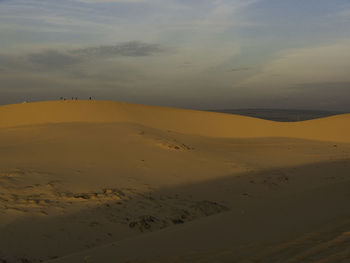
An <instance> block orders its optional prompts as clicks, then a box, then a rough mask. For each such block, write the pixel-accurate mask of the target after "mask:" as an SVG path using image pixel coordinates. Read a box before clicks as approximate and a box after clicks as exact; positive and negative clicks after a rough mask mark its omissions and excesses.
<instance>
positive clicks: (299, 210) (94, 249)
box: [0, 101, 350, 263]
mask: <svg viewBox="0 0 350 263" xmlns="http://www.w3.org/2000/svg"><path fill="white" fill-rule="evenodd" d="M349 157H350V115H338V116H333V117H328V118H323V119H317V120H311V121H304V122H297V123H279V122H272V121H265V120H260V119H254V118H249V117H243V116H236V115H226V114H218V113H210V112H200V111H190V110H181V109H173V108H164V107H151V106H142V105H133V104H126V103H116V102H99V101H59V102H40V103H26V104H18V105H8V106H1V107H0V236H1V239H0V262H9V263H11V262H44V261H50V262H51V261H52V262H348V261H349V254H350V249H349V243H350V238H349V237H350V235H349V231H350V217H349V215H350V207H349V206H348V203H349V201H350V200H349V199H350V192H349V190H348V189H350V188H349V187H350V185H349V184H350V177H349V172H350V161H349Z"/></svg>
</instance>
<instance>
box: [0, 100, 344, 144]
mask: <svg viewBox="0 0 350 263" xmlns="http://www.w3.org/2000/svg"><path fill="white" fill-rule="evenodd" d="M71 122H87V123H135V124H139V125H143V126H147V127H151V128H155V129H160V130H170V131H174V132H179V133H183V134H193V135H201V136H207V137H222V138H261V137H287V138H288V137H289V138H299V139H310V140H320V141H339V142H350V114H342V115H337V116H332V117H326V118H321V119H315V120H310V121H302V122H294V123H282V122H274V121H267V120H262V119H257V118H252V117H245V116H240V115H232V114H222V113H214V112H205V111H195V110H184V109H176V108H168V107H158V106H145V105H138V104H130V103H121V102H112V101H49V102H36V103H24V104H14V105H5V106H1V107H0V128H10V127H16V126H31V125H41V124H50V123H51V124H52V123H71Z"/></svg>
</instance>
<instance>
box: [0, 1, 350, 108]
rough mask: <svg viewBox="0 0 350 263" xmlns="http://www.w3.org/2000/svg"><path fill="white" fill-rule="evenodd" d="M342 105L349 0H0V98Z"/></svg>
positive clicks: (348, 56) (349, 48)
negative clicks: (90, 98)
mask: <svg viewBox="0 0 350 263" xmlns="http://www.w3.org/2000/svg"><path fill="white" fill-rule="evenodd" d="M72 96H74V97H78V98H81V99H86V98H88V97H90V96H92V97H93V98H95V99H99V100H116V101H124V102H132V103H141V104H150V105H160V106H171V107H181V108H191V109H237V108H282V109H285V108H287V109H319V110H342V111H350V1H349V0H332V1H330V0H283V1H281V0H59V1H57V0H0V104H9V103H20V102H23V101H39V100H56V99H58V98H60V97H67V98H71V97H72Z"/></svg>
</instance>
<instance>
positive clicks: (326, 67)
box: [242, 39, 350, 90]
mask: <svg viewBox="0 0 350 263" xmlns="http://www.w3.org/2000/svg"><path fill="white" fill-rule="evenodd" d="M349 68H350V39H345V40H338V41H337V42H336V43H333V44H330V45H323V46H314V47H309V48H299V49H292V50H287V51H284V52H281V53H280V54H279V55H277V57H275V58H274V59H273V60H271V61H269V62H267V63H265V65H263V67H262V70H261V72H259V73H258V74H256V75H255V76H252V77H250V78H248V79H246V80H245V81H243V83H242V85H243V84H244V85H245V86H250V87H256V88H263V87H269V89H282V90H283V88H286V87H291V86H296V85H298V84H299V83H326V82H349V81H350V76H349V70H348V69H349Z"/></svg>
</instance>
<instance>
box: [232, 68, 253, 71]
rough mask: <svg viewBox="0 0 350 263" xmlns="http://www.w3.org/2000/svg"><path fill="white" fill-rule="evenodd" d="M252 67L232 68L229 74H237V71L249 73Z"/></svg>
mask: <svg viewBox="0 0 350 263" xmlns="http://www.w3.org/2000/svg"><path fill="white" fill-rule="evenodd" d="M252 69H253V68H252V67H237V68H232V69H230V70H228V72H237V71H248V70H252Z"/></svg>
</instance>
